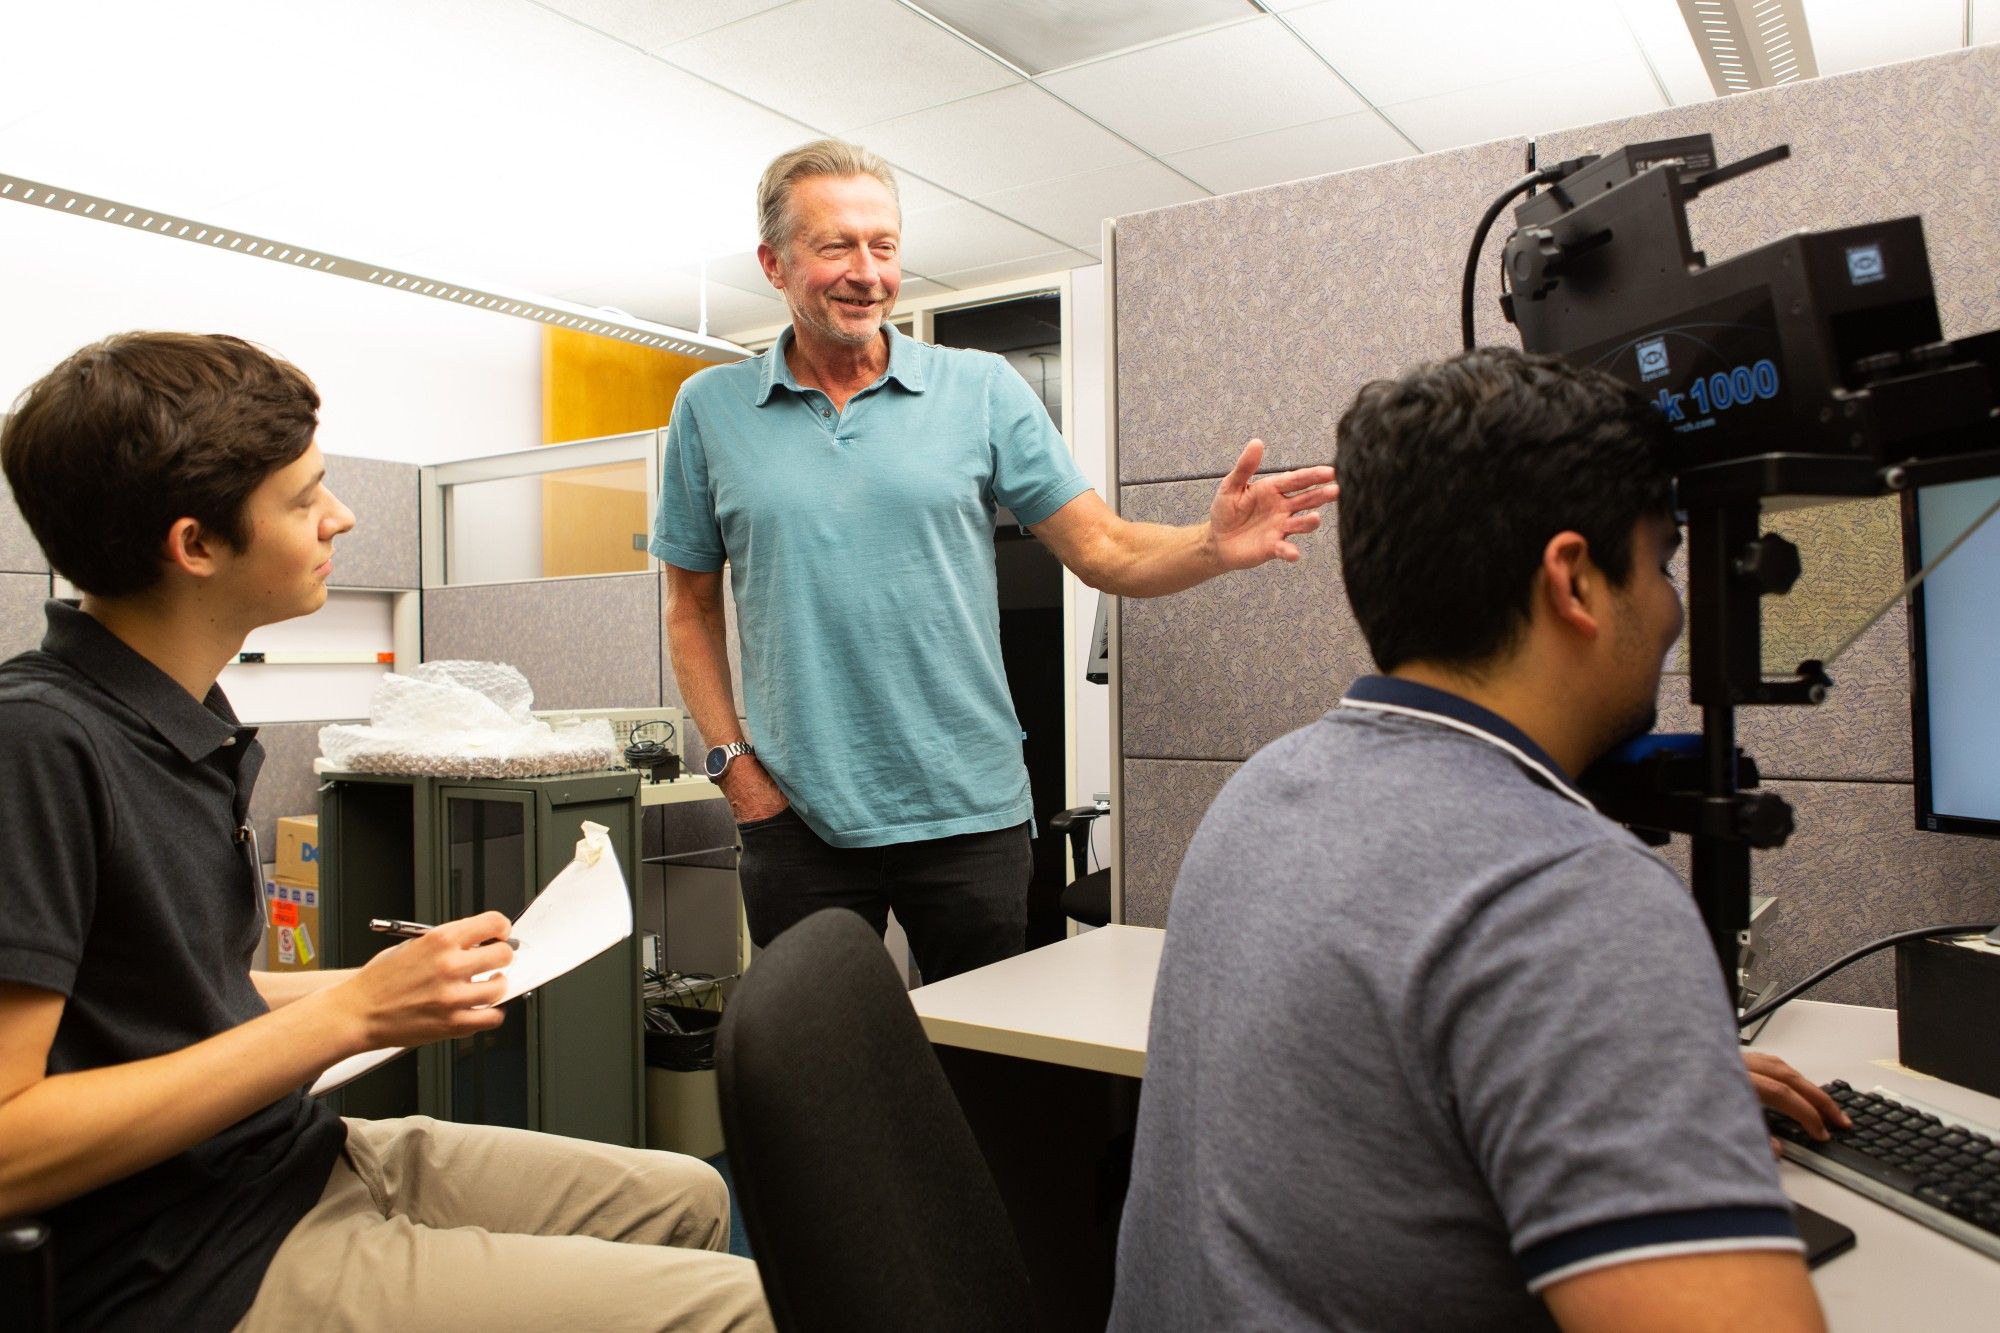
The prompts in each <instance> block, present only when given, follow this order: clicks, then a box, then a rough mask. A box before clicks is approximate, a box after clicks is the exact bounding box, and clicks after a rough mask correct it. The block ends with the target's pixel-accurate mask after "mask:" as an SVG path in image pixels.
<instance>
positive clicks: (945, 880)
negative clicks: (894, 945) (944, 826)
mask: <svg viewBox="0 0 2000 1333" xmlns="http://www.w3.org/2000/svg"><path fill="white" fill-rule="evenodd" d="M738 831H739V832H740V833H741V834H742V837H743V856H742V859H741V860H740V861H739V863H738V865H737V876H738V878H739V879H740V880H741V881H742V883H743V913H744V915H745V916H746V917H747V918H748V919H749V922H750V939H751V941H752V942H753V943H755V944H756V945H757V947H759V948H762V947H764V946H765V945H767V944H769V943H770V942H771V941H772V940H774V939H776V938H777V937H778V934H779V933H780V932H781V931H783V930H785V929H786V928H788V927H790V926H793V925H796V924H797V923H798V922H800V921H803V920H805V918H807V917H809V916H811V915H812V914H813V913H814V912H817V911H819V910H820V909H821V908H825V907H845V908H847V909H848V910H850V911H853V912H858V913H860V915H861V918H862V919H863V920H864V921H866V922H867V923H868V924H869V925H871V926H873V927H874V928H875V933H876V934H877V935H880V934H882V933H883V932H884V931H885V930H887V929H888V925H889V912H890V910H891V909H892V908H893V909H894V910H895V913H896V920H897V921H899V922H900V923H902V927H903V931H904V933H905V934H907V935H908V936H909V937H910V951H911V952H912V953H914V954H915V955H916V958H917V967H918V968H919V969H920V970H921V971H922V972H923V979H924V980H925V981H942V980H944V979H945V978H946V977H949V976H955V975H957V974H958V973H960V972H969V971H971V970H972V969H973V968H975V967H984V966H985V965H986V964H988V963H992V962H997V961H999V960H1000V959H1002V958H1012V957H1013V956H1014V955H1015V954H1017V953H1020V952H1021V951H1022V949H1023V948H1025V947H1026V944H1027V937H1028V880H1029V877H1030V876H1031V875H1032V874H1033V872H1034V864H1035V863H1034V854H1033V852H1032V850H1031V849H1030V847H1029V844H1028V826H1027V824H1026V823H1021V824H1016V825H1015V826H1014V827H1012V828H1006V829H996V830H994V831H993V832H991V833H961V834H959V835H957V836H955V837H950V838H931V839H928V840H926V841H923V842H901V843H895V844H892V845H890V846H887V847H835V846H832V845H830V844H829V843H827V842H825V841H824V840H822V839H821V838H820V836H819V835H818V834H817V833H814V832H813V831H812V830H811V829H810V828H808V827H807V826H806V822H805V821H804V820H803V819H800V818H799V817H798V815H797V814H795V813H794V812H793V811H792V810H790V809H789V808H787V809H785V810H783V811H781V812H779V813H778V814H776V815H773V816H772V817H771V818H769V819H759V820H755V821H753V822H751V823H748V824H744V825H741V826H740V827H739V830H738Z"/></svg>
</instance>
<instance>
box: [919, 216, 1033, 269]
mask: <svg viewBox="0 0 2000 1333" xmlns="http://www.w3.org/2000/svg"><path fill="white" fill-rule="evenodd" d="M1061 246H1062V242H1061V241H1060V240H1055V239H1052V238H1050V237H1047V236H1042V235H1038V234H1037V233H1035V232H1033V231H1031V230H1029V229H1028V228H1027V227H1024V226H1022V225H1021V224H1020V223H1018V222H1012V221H1009V220H1008V219H1007V218H1003V217H1001V216H1000V215H999V214H997V213H994V212H992V211H991V210H989V209H985V208H982V207H980V206H979V205H978V204H969V203H954V204H946V205H945V206H944V207H943V208H932V209H926V210H925V211H924V212H922V213H912V214H910V216H909V217H907V218H905V219H904V220H903V262H904V263H905V264H907V265H908V266H909V268H910V271H911V272H913V273H922V274H926V275H928V276H930V277H940V276H942V275H943V274H946V273H950V272H952V271H953V270H955V269H964V268H976V267H978V266H980V265H983V264H997V263H999V262H1001V261H1002V260H1012V259H1019V258H1021V257H1022V256H1024V255H1042V254H1047V253H1049V252H1050V251H1051V250H1056V249H1060V248H1061Z"/></svg>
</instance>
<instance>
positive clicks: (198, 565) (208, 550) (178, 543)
mask: <svg viewBox="0 0 2000 1333" xmlns="http://www.w3.org/2000/svg"><path fill="white" fill-rule="evenodd" d="M222 545H223V543H222V542H221V541H220V540H219V539H218V538H217V537H216V536H215V535H214V534H213V533H211V532H209V531H208V529H206V528H204V527H202V525H201V524H200V523H199V522H197V521H195V520H194V519H191V518H177V519H175V520H174V525H173V526H172V527H171V528H168V529H167V540H166V545H165V547H164V548H163V549H164V553H165V555H166V559H167V563H168V564H170V565H172V566H174V567H175V568H176V569H178V570H180V571H181V572H182V573H184V574H188V575H190V576H192V577H194V578H198V579H205V578H208V577H209V576H210V575H212V574H214V573H215V566H216V557H217V555H218V554H219V553H220V549H221V547H222Z"/></svg>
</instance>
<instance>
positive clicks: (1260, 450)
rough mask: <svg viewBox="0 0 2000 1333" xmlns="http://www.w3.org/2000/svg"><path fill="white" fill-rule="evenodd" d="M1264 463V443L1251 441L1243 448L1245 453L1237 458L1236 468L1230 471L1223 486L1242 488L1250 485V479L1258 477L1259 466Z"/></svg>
mask: <svg viewBox="0 0 2000 1333" xmlns="http://www.w3.org/2000/svg"><path fill="white" fill-rule="evenodd" d="M1263 461H1264V442H1263V441H1262V440H1251V441H1249V442H1248V443H1247V444H1245V445H1244V446H1243V452H1242V453H1240V454H1238V455H1237V456H1236V466H1235V467H1232V468H1230V469H1229V476H1228V477H1226V478H1225V479H1224V480H1223V483H1222V484H1223V486H1224V487H1225V488H1227V487H1232V486H1235V487H1241V486H1248V485H1249V484H1250V478H1252V477H1254V476H1256V475H1257V465H1258V464H1259V463H1261V462H1263Z"/></svg>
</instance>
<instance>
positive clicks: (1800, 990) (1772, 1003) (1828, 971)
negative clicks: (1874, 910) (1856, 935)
mask: <svg viewBox="0 0 2000 1333" xmlns="http://www.w3.org/2000/svg"><path fill="white" fill-rule="evenodd" d="M1992 929H1994V926H1993V923H1992V922H1987V923H1986V924H1984V925H1978V926H1922V927H1919V928H1918V929H1916V930H1899V931H1897V932H1896V933H1895V934H1894V935H1884V936H1883V937H1882V938H1881V939H1879V940H1876V941H1874V942H1873V943H1870V944H1864V945H1862V946H1861V947H1860V948H1859V949H1856V950H1854V951H1853V952H1852V953H1848V954H1844V955H1842V956H1841V957H1839V958H1836V959H1834V960H1833V961H1832V962H1830V963H1828V964H1827V965H1826V966H1825V967H1822V968H1820V969H1819V970H1818V971H1817V972H1814V973H1812V974H1811V975H1810V976H1808V977H1806V978H1805V979H1804V980H1803V981H1797V982H1794V983H1792V984H1791V985H1789V986H1787V987H1785V988H1784V989H1783V990H1781V991H1779V992H1778V993H1777V994H1776V995H1773V996H1772V997H1771V998H1770V999H1768V1000H1764V1001H1761V1002H1759V1003H1758V1004H1756V1005H1754V1006H1752V1007H1751V1008H1749V1009H1746V1010H1744V1012H1743V1015H1742V1017H1740V1018H1738V1019H1737V1020H1736V1026H1737V1027H1739V1028H1747V1027H1749V1026H1750V1025H1751V1024H1752V1023H1755V1022H1756V1021H1757V1020H1758V1019H1760V1018H1763V1017H1765V1016H1766V1015H1768V1014H1771V1013H1772V1012H1774V1011H1775V1010H1776V1009H1777V1008H1778V1006H1779V1005H1782V1004H1786V1003H1789V1002H1790V1001H1792V1000H1796V999H1797V998H1798V997H1799V996H1800V995H1802V994H1804V993H1805V992H1806V991H1809V990H1811V989H1812V988H1813V987H1814V986H1817V985H1819V983H1820V982H1822V981H1825V980H1826V979H1827V978H1828V977H1830V976H1832V975H1833V974H1834V973H1836V972H1838V971H1840V969H1841V968H1843V967H1846V966H1847V965H1848V964H1849V963H1854V962H1859V961H1860V960H1861V959H1863V958H1866V957H1867V956H1868V955H1869V954H1871V953H1875V952H1876V951H1877V950H1881V949H1886V948H1888V947H1889V946H1890V945H1892V944H1901V943H1903V942H1904V941H1906V940H1927V939H1932V938H1934V937H1936V936H1939V935H1984V934H1985V933H1986V932H1987V931H1989V930H1992Z"/></svg>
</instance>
